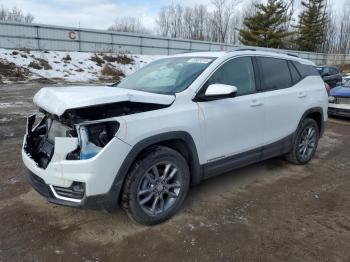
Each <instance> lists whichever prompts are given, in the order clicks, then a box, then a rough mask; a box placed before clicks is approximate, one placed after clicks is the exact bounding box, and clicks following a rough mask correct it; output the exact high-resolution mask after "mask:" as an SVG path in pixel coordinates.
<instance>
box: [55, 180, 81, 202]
mask: <svg viewBox="0 0 350 262" xmlns="http://www.w3.org/2000/svg"><path fill="white" fill-rule="evenodd" d="M53 188H54V189H55V191H56V194H57V195H59V196H61V197H67V198H73V199H83V197H84V195H85V184H84V183H80V182H74V183H73V184H72V185H71V186H70V187H68V188H67V187H58V186H53Z"/></svg>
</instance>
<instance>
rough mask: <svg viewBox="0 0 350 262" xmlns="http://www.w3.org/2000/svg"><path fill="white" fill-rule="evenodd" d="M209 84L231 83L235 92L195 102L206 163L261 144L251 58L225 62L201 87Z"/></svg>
mask: <svg viewBox="0 0 350 262" xmlns="http://www.w3.org/2000/svg"><path fill="white" fill-rule="evenodd" d="M210 84H226V85H233V86H236V87H237V90H238V92H237V96H236V97H233V98H225V99H220V100H215V101H206V102H199V107H200V110H202V111H203V114H204V118H205V158H206V161H207V163H209V162H213V161H215V160H220V159H224V158H227V157H229V156H233V155H237V154H239V153H243V152H246V151H249V150H252V149H256V148H258V147H260V146H262V143H263V135H264V134H263V133H264V131H263V130H264V110H265V107H264V101H263V99H262V98H261V94H259V93H257V92H256V82H255V74H254V67H253V62H252V58H251V57H238V58H233V59H231V60H229V61H227V62H225V63H224V64H223V65H222V66H221V67H219V69H217V71H216V72H215V73H214V74H213V75H212V76H211V77H210V78H209V80H208V81H207V83H206V84H205V85H204V87H203V88H204V90H205V89H206V88H207V87H208V86H209V85H210ZM201 92H203V90H201Z"/></svg>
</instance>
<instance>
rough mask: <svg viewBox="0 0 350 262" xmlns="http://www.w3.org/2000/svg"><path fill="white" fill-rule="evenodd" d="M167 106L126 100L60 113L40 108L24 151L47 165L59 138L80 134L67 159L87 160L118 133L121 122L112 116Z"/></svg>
mask: <svg viewBox="0 0 350 262" xmlns="http://www.w3.org/2000/svg"><path fill="white" fill-rule="evenodd" d="M165 107H167V106H166V105H159V104H151V103H141V102H130V101H123V102H118V103H111V104H104V105H94V106H89V107H84V108H75V109H68V110H66V111H65V112H64V113H63V114H62V115H61V116H57V115H53V114H51V113H48V112H46V111H45V110H43V109H40V116H39V114H37V115H31V116H29V117H28V122H27V135H26V140H25V144H24V151H25V152H26V153H27V155H29V156H30V157H31V158H32V159H33V160H34V161H35V162H36V164H37V165H38V166H39V167H40V168H43V169H45V168H46V167H47V166H48V164H49V163H50V161H51V159H52V157H53V155H54V151H55V143H56V138H63V137H66V138H69V137H70V138H77V139H78V145H77V146H76V148H74V150H72V151H71V152H68V153H67V154H66V155H65V156H64V159H65V160H86V159H89V158H92V157H94V156H96V155H97V154H98V153H99V152H100V151H101V150H102V149H103V148H104V147H105V146H106V145H107V144H108V143H109V141H111V139H112V138H113V137H114V136H115V134H116V133H117V131H118V129H119V123H118V122H117V121H115V120H113V117H118V116H124V115H130V114H136V113H142V112H147V111H152V110H158V109H161V108H165ZM37 118H38V119H37ZM35 123H37V124H36V125H35ZM34 125H35V127H34ZM61 157H62V156H61Z"/></svg>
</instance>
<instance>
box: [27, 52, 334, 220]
mask: <svg viewBox="0 0 350 262" xmlns="http://www.w3.org/2000/svg"><path fill="white" fill-rule="evenodd" d="M34 103H35V104H36V105H37V106H38V107H39V108H40V111H41V115H42V116H43V117H42V118H41V119H40V120H38V117H36V116H35V115H32V116H30V117H28V123H27V134H26V135H25V138H24V144H23V150H22V157H23V162H24V164H25V166H26V167H27V170H28V172H27V173H28V176H29V178H30V181H31V183H32V185H33V187H34V188H35V189H36V190H37V191H38V192H39V193H41V194H42V195H44V196H45V197H46V198H47V199H48V200H49V201H50V202H53V203H56V204H62V205H68V206H75V207H88V208H102V209H105V210H112V209H113V208H114V207H116V206H117V204H118V203H122V206H123V207H124V208H125V209H126V210H127V212H128V213H129V214H130V215H131V217H132V218H133V219H134V220H136V221H137V222H139V223H142V224H149V225H150V224H156V223H159V222H162V221H164V220H166V219H168V218H169V217H171V216H172V215H173V214H174V213H175V212H176V211H177V210H179V208H180V207H181V205H182V203H183V202H184V199H185V198H186V195H187V192H188V190H189V187H190V185H195V184H198V183H199V182H200V181H202V180H203V179H206V178H208V177H211V176H215V175H218V174H221V173H224V172H227V171H230V170H233V169H235V168H239V167H242V166H245V165H248V164H252V163H255V162H258V161H262V160H264V159H268V158H271V157H275V156H279V155H284V156H286V158H287V159H288V160H289V161H291V162H293V163H295V164H305V163H307V162H308V161H310V160H311V158H312V157H313V156H314V154H315V151H316V148H317V143H318V140H319V138H320V136H321V135H322V133H323V130H324V125H325V121H326V120H327V106H328V96H327V92H326V89H325V86H324V83H323V81H322V79H321V77H320V76H319V74H318V72H317V71H316V69H315V65H314V64H312V63H311V62H310V61H307V60H303V59H300V58H298V57H295V56H292V55H289V54H281V53H273V52H267V51H261V50H258V49H257V50H254V49H251V50H236V51H232V52H209V53H188V54H181V55H175V56H171V57H166V58H163V59H160V60H157V61H155V62H153V63H151V64H149V65H147V66H145V67H144V68H142V69H140V70H139V71H137V72H136V73H134V74H132V75H130V76H128V77H126V78H125V79H123V80H122V81H121V82H120V83H117V84H115V85H114V86H103V87H101V86H95V87H82V86H76V87H48V88H43V89H41V90H40V91H39V92H38V93H37V94H36V95H35V97H34Z"/></svg>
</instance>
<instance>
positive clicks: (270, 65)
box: [257, 57, 292, 90]
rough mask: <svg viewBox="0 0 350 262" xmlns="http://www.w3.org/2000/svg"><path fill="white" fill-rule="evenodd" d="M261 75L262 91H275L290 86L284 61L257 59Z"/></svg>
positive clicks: (268, 58)
mask: <svg viewBox="0 0 350 262" xmlns="http://www.w3.org/2000/svg"><path fill="white" fill-rule="evenodd" d="M257 60H258V63H259V66H260V71H261V73H262V85H261V89H262V90H277V89H283V88H288V87H291V86H292V79H291V73H290V71H289V67H288V64H287V61H286V60H283V59H278V58H270V57H258V58H257Z"/></svg>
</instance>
